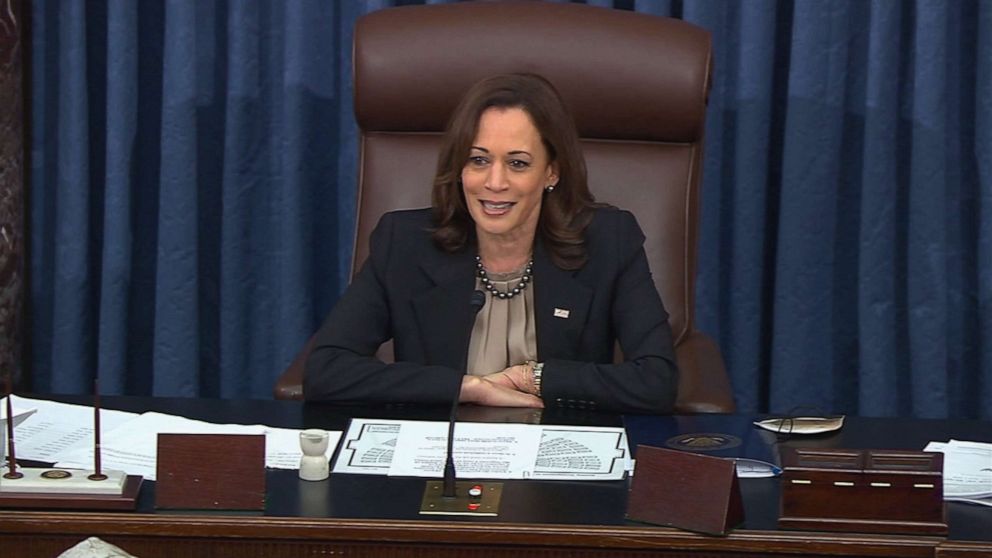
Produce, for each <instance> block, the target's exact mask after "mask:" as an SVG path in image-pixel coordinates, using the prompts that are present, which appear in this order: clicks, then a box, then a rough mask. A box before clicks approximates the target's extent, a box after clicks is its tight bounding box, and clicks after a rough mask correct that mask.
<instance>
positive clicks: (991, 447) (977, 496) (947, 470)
mask: <svg viewBox="0 0 992 558" xmlns="http://www.w3.org/2000/svg"><path fill="white" fill-rule="evenodd" d="M923 451H932V452H941V453H943V454H944V500H948V501H957V502H969V503H972V504H980V505H983V506H992V444H986V443H982V442H964V441H961V440H950V441H949V442H930V443H929V444H927V447H925V448H924V449H923Z"/></svg>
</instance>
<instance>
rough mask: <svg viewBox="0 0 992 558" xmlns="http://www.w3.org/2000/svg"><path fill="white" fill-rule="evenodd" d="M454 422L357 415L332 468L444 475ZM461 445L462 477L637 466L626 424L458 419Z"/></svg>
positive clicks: (547, 475)
mask: <svg viewBox="0 0 992 558" xmlns="http://www.w3.org/2000/svg"><path fill="white" fill-rule="evenodd" d="M447 429H448V424H447V423H446V422H420V421H399V420H376V419H353V420H352V421H351V426H350V427H349V429H348V431H347V433H346V434H345V436H344V441H343V442H342V445H341V449H340V451H339V453H338V457H337V459H336V460H335V462H334V467H333V470H334V472H335V473H357V474H373V475H386V474H389V475H410V476H428V477H437V476H440V475H441V474H442V471H443V466H444V461H445V455H446V452H447ZM454 446H455V451H454V457H455V468H456V470H457V473H458V476H459V477H471V478H501V479H511V478H516V479H523V478H540V479H570V480H581V479H591V480H592V479H595V480H610V479H620V478H623V475H624V472H625V471H629V470H631V469H632V467H633V464H632V463H631V461H630V452H629V449H628V447H627V437H626V433H625V432H624V430H623V429H622V428H598V427H572V426H545V425H532V424H505V423H500V424H494V423H465V422H459V423H458V424H457V425H456V429H455V444H454Z"/></svg>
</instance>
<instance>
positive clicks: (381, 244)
mask: <svg viewBox="0 0 992 558" xmlns="http://www.w3.org/2000/svg"><path fill="white" fill-rule="evenodd" d="M395 240H396V239H395V238H394V235H393V226H392V218H391V216H390V215H388V214H387V215H386V216H384V217H383V219H382V220H381V221H380V222H379V224H378V225H377V226H376V228H375V230H374V231H373V232H372V236H371V238H370V246H369V248H370V249H369V257H368V260H366V262H365V264H364V265H363V266H362V269H361V271H359V273H358V274H357V275H356V276H355V279H354V280H353V281H352V283H351V285H349V287H348V289H347V290H346V291H345V293H344V295H342V297H341V299H340V300H339V301H338V303H337V304H336V305H335V307H334V310H332V311H331V313H330V315H329V316H328V317H327V319H326V320H325V321H324V324H323V325H322V326H321V328H320V330H319V331H318V332H317V334H316V336H315V338H314V341H315V342H314V349H313V351H312V352H311V353H310V358H309V359H308V361H307V367H306V373H305V376H304V380H303V394H304V397H305V399H307V400H310V401H337V402H420V403H450V402H451V398H452V397H454V396H455V393H457V391H456V390H459V389H460V388H459V386H460V385H461V382H462V373H461V372H460V371H458V370H455V369H453V368H448V367H444V366H428V365H423V364H417V363H412V362H399V363H395V364H386V363H384V362H382V361H380V360H378V359H377V358H375V357H374V356H373V355H374V354H375V351H376V350H377V349H378V348H379V345H381V344H382V343H383V342H384V341H386V340H387V339H389V338H390V337H391V325H392V321H391V319H392V318H391V311H390V304H389V299H388V293H387V287H386V284H385V280H384V277H385V274H386V272H387V270H388V269H389V265H390V258H391V249H392V248H393V247H394V242H395Z"/></svg>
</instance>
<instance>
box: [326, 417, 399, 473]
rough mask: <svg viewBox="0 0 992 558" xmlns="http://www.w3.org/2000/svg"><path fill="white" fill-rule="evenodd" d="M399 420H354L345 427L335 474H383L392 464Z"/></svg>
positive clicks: (335, 464) (335, 463) (387, 471)
mask: <svg viewBox="0 0 992 558" xmlns="http://www.w3.org/2000/svg"><path fill="white" fill-rule="evenodd" d="M402 422H403V421H398V420H376V421H369V420H367V419H354V420H352V421H351V426H350V427H349V428H348V433H347V434H346V435H345V438H344V442H343V443H342V444H341V450H340V451H339V452H338V458H337V460H335V462H334V472H335V473H355V474H361V475H386V474H388V473H389V466H390V465H391V464H392V463H393V451H394V450H395V449H396V440H397V438H399V435H400V425H401V424H402Z"/></svg>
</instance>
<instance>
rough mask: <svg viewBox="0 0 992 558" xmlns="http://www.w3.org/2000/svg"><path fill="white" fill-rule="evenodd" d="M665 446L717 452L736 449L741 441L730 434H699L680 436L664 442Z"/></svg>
mask: <svg viewBox="0 0 992 558" xmlns="http://www.w3.org/2000/svg"><path fill="white" fill-rule="evenodd" d="M665 445H666V446H668V447H670V448H673V449H679V450H685V451H717V450H724V449H730V448H736V447H737V446H739V445H741V439H740V438H738V437H737V436H731V435H730V434H717V433H713V432H701V433H698V434H680V435H678V436H675V437H672V438H669V439H668V440H666V441H665Z"/></svg>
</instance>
